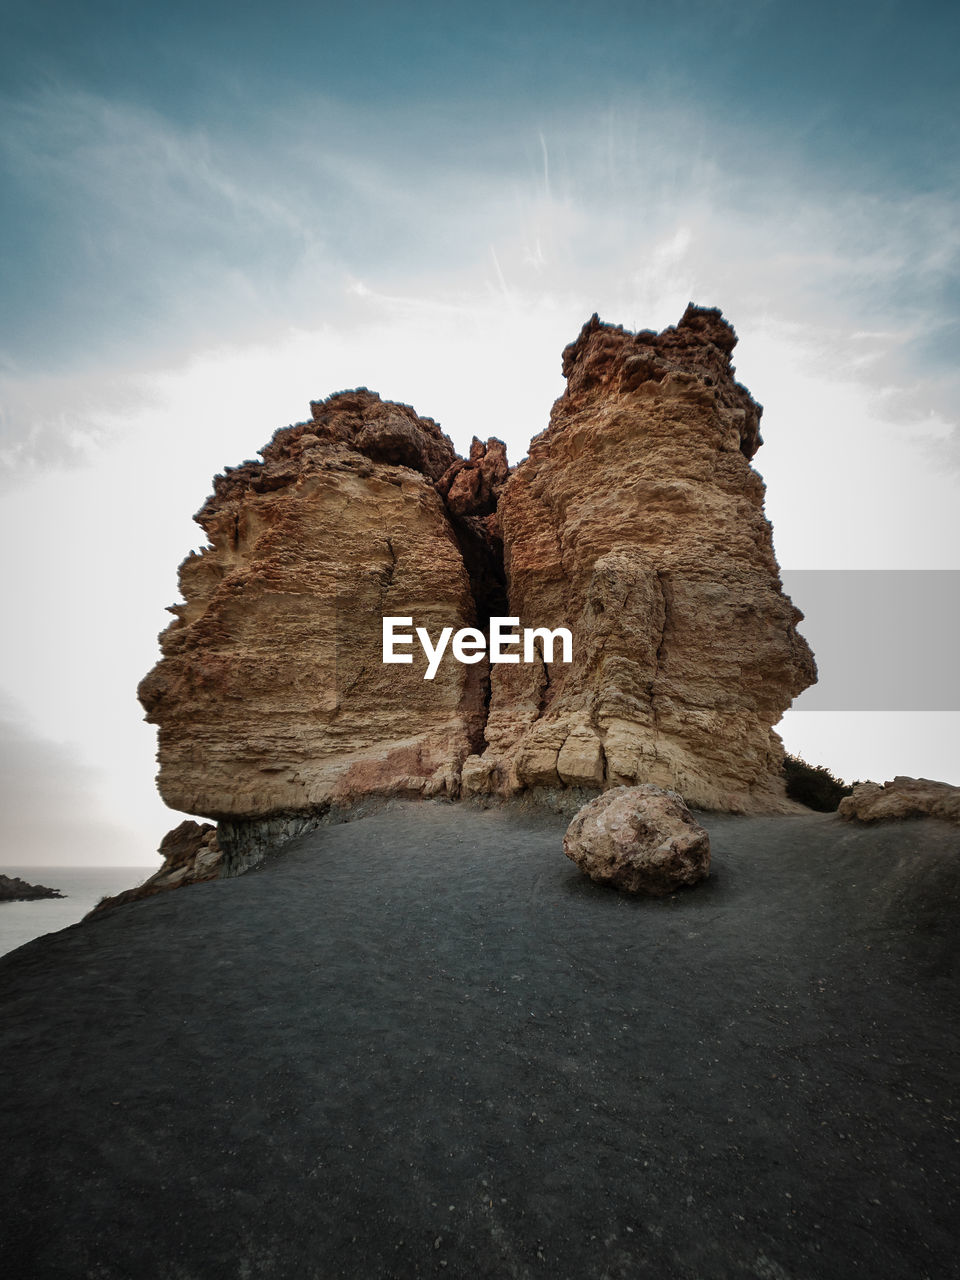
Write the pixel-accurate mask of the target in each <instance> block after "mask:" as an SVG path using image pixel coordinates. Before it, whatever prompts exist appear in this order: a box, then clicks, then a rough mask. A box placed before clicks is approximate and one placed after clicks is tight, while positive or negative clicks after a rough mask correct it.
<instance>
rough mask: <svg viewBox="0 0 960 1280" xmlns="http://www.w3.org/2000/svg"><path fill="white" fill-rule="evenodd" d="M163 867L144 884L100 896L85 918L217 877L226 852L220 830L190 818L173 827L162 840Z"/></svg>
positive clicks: (207, 823) (160, 851)
mask: <svg viewBox="0 0 960 1280" xmlns="http://www.w3.org/2000/svg"><path fill="white" fill-rule="evenodd" d="M159 853H160V856H161V857H162V858H163V866H162V867H161V868H160V870H159V871H156V872H154V874H153V875H152V876H150V878H149V879H148V880H145V881H144V882H143V884H140V885H137V886H136V887H135V888H133V889H124V891H123V892H122V893H117V894H114V895H113V897H110V898H101V900H100V901H99V902H98V903H97V905H96V906H95V907H94V908H93V910H92V911H90V912H88V913H87V915H86V917H85V919H87V920H89V918H90V916H95V915H96V914H97V913H98V912H99V911H106V910H107V909H108V908H110V907H119V906H122V905H123V904H124V903H126V902H138V901H139V900H140V899H141V898H152V897H153V895H154V894H156V893H163V891H164V890H165V889H179V888H180V887H181V885H185V884H199V883H200V882H201V881H204V880H216V879H217V878H218V877H219V875H220V868H221V863H222V861H223V852H222V850H221V848H220V844H219V841H218V840H217V829H216V827H215V826H213V825H212V824H211V823H209V822H193V821H192V820H190V819H189V818H188V819H187V820H185V821H184V822H181V823H180V825H179V826H178V827H174V828H173V830H172V831H168V832H167V834H166V835H165V836H164V837H163V839H162V840H161V841H160V849H159Z"/></svg>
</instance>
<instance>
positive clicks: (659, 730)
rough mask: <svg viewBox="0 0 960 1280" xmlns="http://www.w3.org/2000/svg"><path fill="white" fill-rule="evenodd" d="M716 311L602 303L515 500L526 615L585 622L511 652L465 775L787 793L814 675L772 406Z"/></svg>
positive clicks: (511, 570) (510, 528)
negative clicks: (768, 455) (657, 317)
mask: <svg viewBox="0 0 960 1280" xmlns="http://www.w3.org/2000/svg"><path fill="white" fill-rule="evenodd" d="M735 342H736V336H735V334H734V331H733V329H732V328H731V326H730V325H729V324H727V322H726V321H725V320H724V319H723V318H722V316H721V315H720V312H719V311H714V310H706V309H703V308H697V307H693V306H691V307H688V309H687V311H686V313H685V314H684V316H683V318H682V320H681V321H680V323H679V325H677V326H676V328H671V329H667V330H666V331H665V332H664V333H661V334H655V333H652V332H642V333H638V334H631V333H628V332H626V331H625V330H623V329H622V328H619V327H613V326H610V325H605V324H601V323H600V321H599V320H598V319H597V317H596V316H594V317H593V319H592V320H590V321H589V322H588V323H587V324H586V325H585V326H584V328H583V330H582V332H581V334H580V336H579V338H578V339H577V340H576V342H574V343H572V344H571V345H570V346H569V347H567V349H566V351H565V352H564V373H565V374H566V377H567V390H566V392H565V393H564V395H563V396H561V397H560V399H559V400H558V401H557V402H556V404H555V405H554V407H553V412H552V415H551V420H550V425H549V427H548V428H547V430H546V431H544V432H543V433H542V434H541V435H540V436H538V437H537V438H536V439H535V440H534V441H533V442H532V444H531V446H530V454H529V457H528V458H527V459H526V460H525V461H524V462H522V463H521V464H520V465H519V466H518V467H517V468H516V470H515V471H514V472H513V474H512V475H511V477H510V480H509V482H508V483H507V485H506V486H505V488H504V491H503V494H502V496H501V499H500V502H499V507H498V511H499V515H500V520H501V525H502V530H503V538H504V557H505V564H506V571H507V581H508V586H509V601H510V613H511V614H515V615H517V616H519V618H520V622H521V626H524V627H533V626H544V627H549V628H554V627H558V626H568V627H571V628H572V630H573V635H574V661H573V662H572V663H571V664H570V665H569V666H563V665H559V664H557V663H553V664H552V665H547V664H544V663H541V664H539V665H533V666H530V665H520V666H514V667H507V666H495V667H494V668H493V673H492V698H491V706H490V714H489V718H488V722H487V726H486V730H485V735H486V741H487V744H488V745H487V749H486V750H485V751H484V753H483V754H482V756H481V757H480V758H479V759H471V760H468V761H467V762H466V764H465V766H464V771H463V779H464V787H465V789H467V790H472V791H475V792H481V793H482V792H493V793H498V794H504V795H506V794H511V793H513V792H516V791H519V790H523V789H525V788H529V787H538V786H540V787H557V786H586V787H600V786H614V785H617V784H629V783H633V782H643V781H649V782H654V783H657V784H659V785H662V786H666V787H670V788H673V789H674V790H677V791H679V792H681V793H682V794H683V795H684V796H686V798H687V799H688V800H689V801H690V802H691V803H694V804H697V805H700V806H702V807H704V808H711V809H727V810H734V811H737V810H740V811H756V810H789V809H792V808H794V807H795V806H794V805H793V802H791V801H789V800H787V798H786V795H785V789H784V783H783V780H782V777H781V776H780V775H781V765H782V759H783V751H782V746H781V743H780V740H779V738H778V737H777V735H776V734H775V733H774V732H773V729H772V726H773V725H775V724H776V723H777V722H778V721H779V719H780V717H781V715H782V713H783V711H784V710H785V709H786V708H787V707H788V706H789V705H790V702H791V700H792V699H793V698H794V697H795V696H796V695H797V694H798V693H800V692H801V690H803V689H804V688H806V686H807V685H809V684H811V683H812V682H813V681H814V680H815V679H816V668H815V665H814V662H813V656H812V654H811V652H810V649H809V647H808V646H807V644H806V642H805V641H804V640H803V638H802V637H801V636H800V635H799V634H798V632H797V629H796V625H797V622H798V621H799V620H800V618H801V616H802V615H801V614H800V613H799V612H798V611H797V610H796V609H795V608H794V607H793V605H792V604H791V602H790V600H789V599H788V598H787V597H786V596H784V594H783V592H782V590H781V584H780V578H779V573H778V569H777V563H776V559H775V557H774V552H773V543H772V536H771V528H770V525H769V523H768V521H767V520H766V518H765V516H764V511H763V500H764V485H763V481H762V480H761V478H760V476H759V475H758V474H757V473H756V472H755V471H754V470H753V469H752V467H751V466H750V463H749V459H750V458H751V457H752V456H753V454H754V452H755V451H756V449H757V448H758V447H759V445H760V443H761V441H760V434H759V420H760V413H761V409H760V406H759V405H757V404H755V403H754V401H753V400H752V399H751V397H750V395H749V393H748V392H747V391H746V390H745V389H744V388H743V387H742V386H740V385H739V384H738V383H737V382H736V381H735V379H734V376H733V375H734V370H733V367H732V365H731V363H730V353H731V351H732V350H733V346H734V343H735Z"/></svg>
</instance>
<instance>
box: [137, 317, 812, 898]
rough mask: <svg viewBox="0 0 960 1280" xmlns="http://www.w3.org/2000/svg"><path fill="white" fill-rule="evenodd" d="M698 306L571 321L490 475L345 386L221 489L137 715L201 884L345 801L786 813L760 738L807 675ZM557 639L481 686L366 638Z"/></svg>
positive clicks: (723, 376) (721, 337)
mask: <svg viewBox="0 0 960 1280" xmlns="http://www.w3.org/2000/svg"><path fill="white" fill-rule="evenodd" d="M735 341H736V339H735V336H734V333H733V330H732V329H731V327H730V326H729V325H728V324H727V323H726V321H724V320H723V318H722V317H721V316H720V313H719V312H717V311H711V310H705V309H702V308H697V307H693V306H691V307H689V308H688V309H687V312H686V313H685V315H684V317H683V319H682V320H681V322H680V324H679V325H678V326H677V327H676V328H672V329H667V330H666V331H665V332H664V333H661V334H655V333H651V332H643V333H638V334H630V333H627V332H625V331H624V330H623V329H621V328H614V327H612V326H610V325H603V324H601V323H600V322H599V320H598V319H597V318H596V317H594V318H593V319H592V320H591V321H590V322H589V323H588V324H587V325H586V326H585V327H584V329H583V331H582V333H581V334H580V337H579V338H578V339H577V341H576V342H574V343H573V344H572V345H571V346H569V347H568V348H567V349H566V351H565V352H564V371H565V373H566V376H567V380H568V386H567V390H566V392H565V394H564V395H563V396H562V397H561V398H560V400H558V401H557V403H556V405H554V408H553V413H552V416H551V422H550V426H549V427H548V429H547V430H546V431H545V432H543V433H542V434H541V435H540V436H539V437H537V438H536V439H535V440H534V442H533V443H532V445H531V448H530V455H529V457H528V458H527V459H526V460H525V461H524V462H522V463H521V464H520V466H519V467H517V468H516V469H515V470H514V471H513V472H511V471H510V468H509V466H508V464H507V457H506V450H505V447H504V445H503V443H502V441H499V440H495V439H491V440H488V441H487V442H486V443H485V444H484V443H483V442H481V441H479V440H474V442H473V444H472V446H471V449H470V456H469V458H466V459H464V458H458V457H457V455H456V454H455V452H454V450H453V448H452V446H451V443H450V441H449V439H448V438H447V437H446V436H445V435H444V434H443V433H442V432H441V431H440V429H439V427H438V426H437V424H436V423H435V422H433V421H432V420H431V419H429V418H420V417H418V416H417V414H416V413H414V411H413V410H412V409H411V408H409V407H408V406H406V405H399V404H391V403H388V402H384V401H382V400H381V399H380V397H379V396H377V395H375V394H373V393H372V392H370V391H367V390H366V389H364V388H361V389H359V390H357V391H351V392H341V393H339V394H337V395H334V396H331V397H329V399H327V400H325V401H322V402H315V403H313V404H312V405H311V410H312V417H311V419H310V420H309V421H308V422H303V423H300V424H298V425H296V426H293V427H287V428H284V429H282V430H280V431H278V432H277V433H276V434H275V435H274V437H273V439H272V440H271V442H270V443H269V444H268V445H267V446H266V447H265V448H264V449H263V450H261V458H262V460H261V461H253V462H245V463H243V464H242V465H241V466H239V467H236V468H227V470H226V471H225V473H224V474H223V475H221V476H218V477H216V479H215V481H214V492H213V494H212V495H211V497H210V498H208V499H207V501H206V503H205V504H204V505H203V507H202V508H201V510H200V512H199V513H198V514H197V516H196V519H197V520H198V522H199V523H200V525H201V526H202V528H203V529H204V532H205V533H206V535H207V539H208V543H209V545H208V546H207V547H205V548H204V550H202V551H201V552H200V553H199V554H194V555H190V556H188V557H187V559H186V561H184V563H183V565H182V566H181V568H180V587H181V592H182V595H183V603H181V604H178V605H175V606H173V607H172V609H171V612H172V613H173V614H174V621H173V622H172V623H171V625H170V626H169V627H168V628H167V630H166V631H165V632H164V634H163V636H162V637H161V646H162V651H163V657H162V659H161V661H160V662H159V663H158V665H157V666H156V667H155V669H154V670H153V671H152V672H151V673H150V674H149V675H148V676H147V677H146V678H145V679H144V680H143V682H142V683H141V686H140V698H141V701H142V703H143V705H144V707H145V708H146V711H147V718H148V720H149V721H151V722H152V723H154V724H156V725H158V726H159V756H158V758H159V763H160V774H159V779H158V782H159V787H160V791H161V794H162V796H163V798H164V799H165V800H166V802H167V803H168V804H169V805H170V806H171V807H172V808H175V809H180V810H182V811H184V812H186V813H192V814H201V815H204V816H206V817H210V818H214V819H216V820H217V821H218V822H219V823H220V831H221V847H222V849H223V851H224V863H223V871H224V873H233V872H236V871H240V870H242V869H243V868H244V867H246V866H248V865H251V864H252V863H253V862H255V861H256V860H258V859H259V857H260V856H261V855H262V850H263V848H264V847H265V846H266V844H269V843H270V842H274V843H275V841H276V840H277V839H278V838H281V837H282V838H289V837H290V836H292V835H295V834H297V833H298V832H299V831H300V830H303V829H305V824H306V826H309V825H310V823H311V822H314V821H315V820H317V819H318V816H319V815H320V814H322V813H324V812H325V811H326V810H327V809H329V808H330V807H334V808H336V807H341V806H349V805H351V804H353V803H354V802H355V801H357V800H358V799H359V798H360V797H362V796H364V795H368V794H385V795H391V794H408V795H427V796H429V795H437V794H440V795H446V796H451V797H452V796H456V795H458V794H466V795H494V796H508V795H511V794H514V793H516V792H521V791H525V790H529V789H531V788H547V789H558V788H559V789H564V788H575V789H579V790H584V789H586V790H600V789H603V788H605V787H611V786H617V785H620V784H627V783H629V784H632V783H637V782H652V783H656V784H658V785H661V786H667V787H671V788H673V789H674V790H678V791H680V792H682V793H683V794H684V795H685V796H686V797H687V799H688V800H689V801H690V802H691V803H695V804H697V805H700V806H703V807H706V808H717V809H733V810H748V811H749V810H775V809H787V808H790V807H794V806H791V803H790V802H789V801H787V800H786V798H785V794H784V783H783V779H782V777H781V761H782V749H781V745H780V741H779V739H778V738H777V736H776V734H775V733H774V732H773V731H772V726H773V725H774V724H776V723H777V721H778V720H779V718H780V715H781V714H782V712H783V710H784V709H785V708H786V707H787V706H788V705H789V703H790V701H791V699H792V698H793V697H794V696H795V695H796V694H797V693H799V692H800V690H801V689H803V688H804V687H805V686H806V685H807V684H809V683H810V682H811V681H812V680H813V679H815V668H814V664H813V659H812V656H811V654H810V652H809V649H808V648H807V646H806V644H805V642H804V641H803V640H802V639H801V638H800V637H799V636H798V634H797V631H796V623H797V621H798V620H799V618H800V615H799V613H798V612H797V610H796V609H794V608H793V606H792V605H791V603H790V601H789V600H788V599H787V598H786V597H785V596H784V595H783V594H782V592H781V590H780V581H779V576H778V572H777V565H776V561H775V559H774V555H773V547H772V542H771V531H770V526H769V524H768V523H767V521H766V519H765V518H764V514H763V492H764V490H763V483H762V481H761V479H760V477H759V476H758V475H757V474H756V472H754V471H753V470H752V468H751V467H750V464H749V458H750V457H751V456H752V455H753V453H754V451H755V450H756V448H757V447H758V445H759V443H760V437H759V430H758V424H759V418H760V408H759V406H758V405H756V404H754V402H753V401H752V400H751V398H750V396H749V394H748V393H747V392H746V391H745V390H744V389H743V388H742V387H741V386H739V384H737V383H736V382H735V380H734V377H733V368H732V365H731V364H730V352H731V350H732V348H733V345H734V342H735ZM385 615H392V616H397V617H410V618H412V619H413V625H414V626H422V627H426V628H427V630H428V631H429V633H430V635H431V636H432V637H436V636H437V634H438V633H439V632H440V630H441V628H443V627H446V626H449V627H452V628H453V629H454V630H457V629H460V628H461V627H464V626H474V625H475V626H477V627H479V628H484V627H486V625H487V624H488V621H489V619H490V617H491V616H492V615H497V616H519V618H520V619H521V626H524V627H544V626H546V627H550V628H555V627H558V626H565V627H568V628H570V629H571V630H572V632H573V637H574V640H573V660H572V662H570V663H569V665H565V664H561V663H559V662H556V661H555V662H553V663H545V662H544V661H542V660H541V658H540V657H538V658H537V660H536V661H535V662H534V663H533V664H523V663H520V664H517V665H512V666H511V665H500V664H494V666H493V668H492V671H493V674H492V677H491V674H490V672H491V667H490V665H489V664H488V662H487V661H486V659H484V660H483V661H481V662H479V663H477V664H475V665H465V664H461V663H458V662H456V661H455V660H454V659H453V657H452V656H451V655H450V654H449V653H448V655H447V656H446V657H445V658H444V660H443V661H442V662H441V664H440V666H439V670H438V672H437V675H436V678H435V679H434V680H432V681H426V680H424V679H423V676H424V671H425V668H426V660H425V658H424V657H423V654H422V652H421V651H420V649H419V647H418V646H417V645H416V644H414V646H413V649H412V652H413V656H414V661H413V663H412V664H410V665H384V664H383V663H382V660H381V643H382V633H381V619H382V618H383V617H384V616H385Z"/></svg>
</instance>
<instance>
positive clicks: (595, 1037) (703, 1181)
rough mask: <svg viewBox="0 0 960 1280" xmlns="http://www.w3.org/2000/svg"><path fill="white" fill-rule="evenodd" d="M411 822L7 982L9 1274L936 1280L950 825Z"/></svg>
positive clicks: (943, 1186)
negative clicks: (696, 868) (698, 845)
mask: <svg viewBox="0 0 960 1280" xmlns="http://www.w3.org/2000/svg"><path fill="white" fill-rule="evenodd" d="M705 822H706V825H707V826H708V828H709V829H710V832H711V836H712V839H713V848H714V871H713V875H712V877H711V879H710V881H709V882H707V883H706V884H704V885H702V886H700V887H699V888H697V889H695V890H693V891H688V892H685V893H681V894H678V895H676V896H675V897H673V898H668V899H664V900H660V901H652V902H643V901H641V902H636V901H628V900H625V899H624V898H622V897H620V896H619V895H617V894H616V893H615V892H613V891H610V890H604V889H600V888H598V887H596V886H594V885H592V884H590V883H589V882H588V881H586V880H584V879H583V878H582V877H581V876H580V874H579V873H578V872H577V870H576V869H575V868H574V867H573V866H572V864H571V863H569V862H568V861H567V860H566V859H565V858H564V857H563V856H562V853H561V852H560V847H559V845H560V836H561V834H562V831H563V829H564V827H565V822H564V821H563V820H561V819H558V818H552V817H544V816H531V815H524V814H519V813H516V812H505V811H502V810H489V811H486V812H481V811H478V810H475V809H471V808H467V807H463V806H451V805H443V804H437V805H432V804H427V805H412V804H393V805H389V806H387V807H385V808H384V809H383V810H381V811H380V812H377V813H373V814H371V815H368V816H366V817H364V818H363V819H361V820H358V821H355V822H352V823H350V824H347V825H342V826H335V827H327V828H323V829H321V830H320V831H318V832H315V833H313V834H312V835H310V836H308V837H305V838H303V839H301V840H300V841H298V842H296V844H295V845H293V846H290V847H289V849H288V851H287V852H286V853H285V854H284V855H283V856H281V857H278V858H276V859H275V860H273V861H272V862H271V863H269V864H268V865H267V866H266V867H265V868H264V869H262V870H260V871H258V872H255V873H253V874H251V875H248V876H246V877H244V878H242V879H239V880H234V881H226V882H216V883H212V884H203V885H197V886H195V887H192V888H189V889H185V890H181V891H178V892H175V893H171V894H166V895H163V896H161V897H158V898H152V899H149V900H147V901H144V902H140V903H135V904H133V905H131V906H128V907H122V908H119V909H117V910H116V911H114V912H110V913H107V914H105V915H104V916H103V917H102V918H99V919H97V920H94V921H91V922H89V923H88V924H85V925H78V926H75V927H73V928H71V929H67V930H65V931H64V932H62V933H60V934H57V935H54V936H52V937H50V938H46V939H41V940H39V941H37V942H34V943H31V944H29V945H28V946H26V947H24V948H22V949H21V950H20V951H18V952H14V953H13V954H12V955H10V956H7V957H5V958H4V959H3V960H2V961H0V992H2V1009H0V1061H2V1064H3V1074H4V1077H5V1082H4V1087H3V1090H2V1093H0V1147H2V1150H3V1159H2V1161H0V1195H2V1201H0V1203H2V1206H3V1212H2V1218H0V1237H2V1244H0V1269H2V1266H4V1265H5V1267H6V1274H8V1275H10V1276H11V1277H13V1278H14V1280H20V1278H21V1277H22V1278H23V1280H47V1278H48V1277H49V1278H50V1280H54V1278H57V1280H67V1278H72V1277H90V1278H91V1280H134V1278H136V1280H150V1278H153V1277H158V1278H161V1277H162V1280H220V1278H221V1277H223V1278H227V1277H230V1278H233V1277H236V1278H237V1280H241V1278H249V1280H274V1278H283V1280H287V1278H289V1280H332V1278H333V1277H339V1276H343V1277H357V1278H358V1280H374V1278H376V1277H388V1276H397V1277H404V1278H406V1277H414V1276H444V1277H454V1276H456V1277H508V1276H523V1277H527V1276H529V1277H544V1280H547V1278H549V1280H594V1278H596V1280H601V1278H610V1280H613V1278H619V1277H625V1278H626V1277H629V1278H631V1280H633V1278H634V1277H637V1278H640V1277H643V1278H646V1277H649V1278H650V1280H672V1278H673V1277H684V1278H689V1280H714V1278H719V1277H757V1280H824V1278H828V1277H836V1278H837V1280H851V1277H857V1276H862V1277H865V1278H869V1280H886V1278H888V1277H889V1280H894V1278H895V1280H904V1278H905V1277H910V1280H923V1277H929V1278H930V1280H943V1278H944V1277H946V1276H949V1275H953V1274H955V1270H954V1269H955V1266H956V1230H957V1222H958V1220H960V1212H958V1210H960V1206H958V1204H957V1197H956V1190H955V1189H956V1187H957V1186H958V1185H960V1141H958V1140H960V1125H958V1114H960V1113H958V1110H957V1105H958V1100H957V1096H956V1095H957V1086H958V1080H957V1062H958V1039H960V1036H958V1029H957V1028H958V1022H957V1012H958V1008H957V1004H958V1002H957V987H956V976H957V964H956V961H957V951H958V948H957V923H958V918H960V834H958V832H957V831H956V829H951V828H949V827H947V826H945V825H943V824H940V823H934V822H930V821H924V822H913V823H901V824H895V825H888V826H886V827H884V828H882V829H880V830H871V829H864V828H856V827H851V826H849V825H847V824H845V823H843V822H841V821H840V820H839V819H837V818H835V817H822V816H819V815H811V816H810V817H797V818H781V817H778V818H733V817H717V816H708V817H706V818H705Z"/></svg>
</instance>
